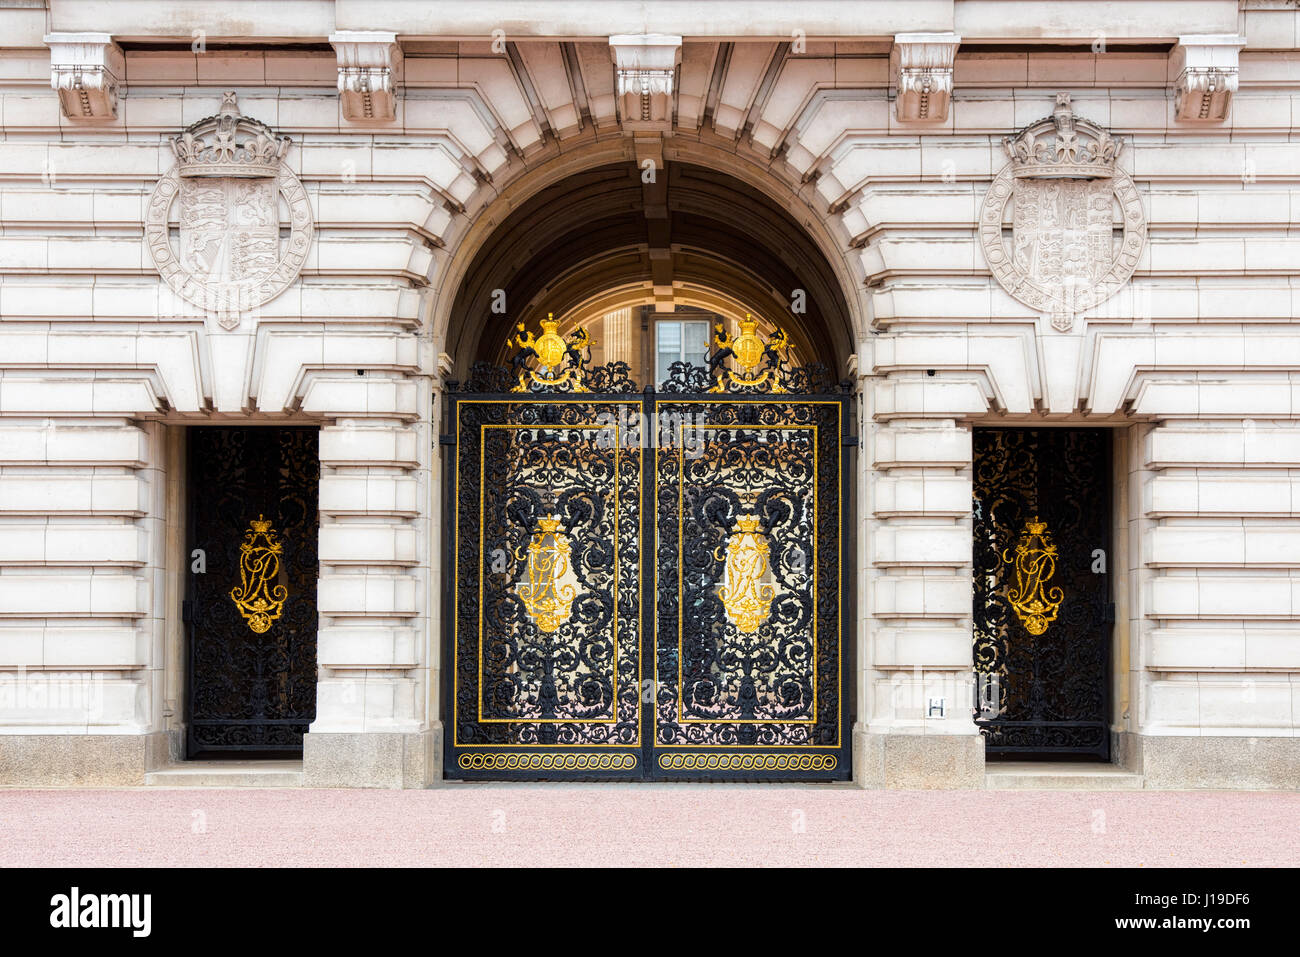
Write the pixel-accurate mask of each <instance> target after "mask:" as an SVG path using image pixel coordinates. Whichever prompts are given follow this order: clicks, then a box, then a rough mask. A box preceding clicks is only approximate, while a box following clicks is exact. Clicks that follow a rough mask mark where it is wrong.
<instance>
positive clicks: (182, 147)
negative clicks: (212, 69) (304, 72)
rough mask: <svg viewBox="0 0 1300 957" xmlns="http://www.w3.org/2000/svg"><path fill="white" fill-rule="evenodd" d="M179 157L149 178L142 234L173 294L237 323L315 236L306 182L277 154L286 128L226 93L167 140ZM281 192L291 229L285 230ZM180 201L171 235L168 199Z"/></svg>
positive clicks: (292, 270)
mask: <svg viewBox="0 0 1300 957" xmlns="http://www.w3.org/2000/svg"><path fill="white" fill-rule="evenodd" d="M171 144H172V149H173V151H174V152H175V153H176V158H177V163H176V165H175V166H174V167H172V169H171V170H169V171H168V173H167V175H165V176H164V177H163V178H162V179H161V180H160V181H159V182H158V185H157V186H156V187H155V188H154V191H153V195H152V196H151V197H150V199H149V207H148V210H147V212H146V216H145V242H146V243H147V245H148V247H149V253H150V255H151V256H152V257H153V261H154V265H155V266H157V268H158V272H159V273H160V274H161V275H162V277H163V279H165V280H166V281H167V284H168V285H169V286H171V288H172V289H173V290H175V292H176V294H177V295H179V296H181V297H182V298H184V299H186V300H187V301H189V302H192V303H194V304H195V305H198V306H202V307H203V308H204V309H206V310H208V311H210V312H213V313H216V315H217V318H218V322H219V323H220V324H221V326H222V327H223V328H226V329H233V328H234V327H235V326H237V325H238V324H239V318H240V314H241V313H243V312H246V311H247V310H249V309H253V308H255V307H257V306H259V305H261V304H262V303H264V302H267V301H268V300H271V299H273V298H275V297H276V296H278V295H279V294H280V293H281V292H283V291H284V289H285V288H286V287H287V286H288V285H289V283H291V282H293V280H294V279H295V278H297V276H298V272H299V271H300V270H301V269H302V264H303V261H304V260H305V259H306V258H307V250H308V248H309V247H310V245H311V237H312V215H311V205H310V203H309V202H308V200H307V191H306V190H305V189H303V186H302V183H301V182H299V180H298V177H297V176H295V175H294V174H293V171H292V170H290V169H289V167H288V166H286V165H285V163H284V162H283V159H284V155H285V153H286V152H287V150H288V148H289V140H288V138H287V137H277V136H275V134H274V133H272V132H271V130H270V128H269V127H267V126H266V125H265V124H263V123H259V122H258V121H256V120H253V119H250V118H248V117H245V116H241V115H240V112H239V107H238V106H237V105H236V102H235V94H234V93H227V94H226V95H225V98H224V100H223V102H222V104H221V112H220V113H218V114H217V115H216V116H210V117H208V118H207V119H204V120H200V121H199V122H197V123H195V124H193V125H192V126H190V127H188V128H187V129H186V130H185V132H184V133H182V134H181V136H179V137H177V138H176V139H173V140H172V141H171ZM281 198H283V200H284V208H285V209H287V219H288V236H287V238H286V239H285V240H283V241H282V239H281V220H282V216H281ZM178 201H179V210H178V217H177V223H178V226H179V228H178V230H177V236H176V240H175V241H174V242H173V239H172V236H171V226H170V220H171V216H172V212H171V210H172V206H173V204H175V203H177V202H178Z"/></svg>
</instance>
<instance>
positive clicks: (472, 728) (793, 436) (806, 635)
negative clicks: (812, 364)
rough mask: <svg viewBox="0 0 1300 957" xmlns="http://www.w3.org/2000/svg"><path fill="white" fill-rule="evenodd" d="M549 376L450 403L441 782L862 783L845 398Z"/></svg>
mask: <svg viewBox="0 0 1300 957" xmlns="http://www.w3.org/2000/svg"><path fill="white" fill-rule="evenodd" d="M549 334H552V335H553V334H554V333H553V332H552V333H549ZM575 335H580V333H579V334H575ZM556 338H557V339H558V338H559V337H558V336H556ZM562 341H563V340H561V342H562ZM541 342H542V344H543V345H544V344H545V337H543V338H542V340H541ZM765 355H773V356H775V353H774V352H765V353H762V355H761V356H760V359H761V358H762V356H765ZM554 359H555V361H553V362H551V363H549V368H543V369H542V371H541V372H537V371H534V370H533V369H530V368H529V367H527V366H517V367H516V369H515V370H514V371H515V372H516V373H517V374H518V376H519V377H518V379H512V378H506V377H504V376H503V375H501V374H500V371H498V372H497V373H495V374H494V373H492V371H491V370H487V369H483V368H479V369H477V370H476V372H475V375H474V377H472V379H471V381H470V382H469V383H468V384H467V386H466V388H464V389H460V390H457V391H454V392H452V393H451V395H450V396H449V401H448V402H447V409H446V412H447V427H446V429H445V433H444V439H443V441H444V445H445V446H446V447H447V455H446V458H445V461H446V462H447V467H448V469H447V475H448V478H447V483H446V484H447V487H448V489H449V492H450V494H449V495H448V497H447V514H446V527H447V529H448V534H447V540H448V546H449V550H450V557H449V563H448V573H447V574H446V576H445V580H446V595H445V607H446V609H447V622H446V630H445V632H444V634H447V635H448V636H449V637H450V639H451V640H450V641H448V642H447V653H448V659H447V661H446V667H445V669H444V676H445V678H444V680H445V687H444V700H445V701H446V702H447V707H446V711H447V713H446V722H447V746H446V747H445V749H444V753H445V773H446V775H447V776H448V777H449V778H480V779H503V778H504V779H510V778H517V779H540V778H551V779H565V778H570V779H572V778H583V779H609V778H621V779H646V778H654V779H688V780H716V779H727V778H738V779H749V780H760V779H769V780H806V779H813V780H817V779H821V780H837V779H846V778H848V777H849V776H850V772H851V768H850V763H849V753H850V741H849V734H848V729H849V728H850V727H851V724H850V716H849V712H850V707H851V695H850V688H849V687H848V675H849V674H850V673H851V671H850V662H849V661H848V658H847V655H848V652H849V648H850V644H851V643H850V642H849V641H848V640H846V636H847V634H848V632H849V628H850V623H851V621H852V609H851V607H850V602H849V600H848V599H849V596H851V595H852V590H853V575H852V562H851V560H849V559H848V558H847V555H848V552H847V549H848V543H849V533H850V530H851V525H850V523H849V520H848V504H847V502H846V499H845V488H846V487H847V483H846V482H845V481H844V479H845V476H846V475H847V474H848V468H849V462H848V452H849V451H850V449H848V448H847V447H846V446H847V444H848V439H847V435H848V432H849V413H850V408H851V406H850V403H849V401H848V396H847V395H846V394H845V393H844V392H842V391H838V390H837V389H836V388H835V387H834V386H832V385H829V384H827V383H824V382H823V381H821V380H815V379H813V377H812V374H811V373H810V372H807V371H804V370H785V369H784V368H783V367H782V366H781V365H780V363H779V356H775V358H773V359H771V360H769V361H768V362H767V364H766V365H761V364H760V361H759V360H757V359H756V360H754V362H753V363H752V364H751V365H750V366H740V369H739V371H738V372H733V371H728V370H726V369H723V368H721V364H720V363H715V365H714V367H713V368H711V369H704V368H693V367H690V366H685V365H680V366H678V367H675V369H674V375H673V378H672V379H670V381H669V382H667V383H665V384H664V386H663V387H662V389H661V391H660V392H657V393H656V392H651V391H648V390H647V391H645V392H637V391H635V390H634V387H633V386H632V384H631V383H630V382H629V381H628V380H627V376H626V367H625V366H623V367H621V368H614V369H613V371H612V372H611V369H610V367H602V368H601V369H584V368H582V363H581V357H580V355H579V356H573V355H571V359H570V361H569V363H568V364H567V366H566V365H565V363H564V361H563V360H561V359H559V357H558V356H555V357H554ZM764 369H767V371H768V372H769V376H768V377H766V379H765V380H760V381H763V382H764V383H765V384H766V385H767V387H768V388H767V389H760V388H758V387H757V386H755V385H753V380H755V379H758V378H759V376H760V374H761V372H762V371H763V370H764ZM562 371H568V372H570V373H571V378H570V379H569V380H568V382H569V384H576V385H579V386H582V389H583V390H582V391H570V390H567V389H563V388H560V387H557V380H558V382H559V383H560V384H563V382H564V380H563V379H561V374H562ZM746 383H748V384H749V387H748V389H746V388H745V386H746ZM773 385H775V386H776V389H775V391H772V389H771V386H773ZM814 387H815V388H814ZM586 389H590V390H591V391H585V390H586ZM710 389H714V390H715V391H713V392H710V391H709V390H710ZM512 390H513V391H512Z"/></svg>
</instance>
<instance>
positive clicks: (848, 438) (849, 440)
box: [840, 435, 858, 446]
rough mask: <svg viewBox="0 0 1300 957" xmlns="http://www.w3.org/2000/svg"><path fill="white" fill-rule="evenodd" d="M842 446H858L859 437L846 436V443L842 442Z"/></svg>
mask: <svg viewBox="0 0 1300 957" xmlns="http://www.w3.org/2000/svg"><path fill="white" fill-rule="evenodd" d="M840 444H841V445H854V446H856V445H857V444H858V437H857V436H856V435H846V436H844V441H843V442H841V443H840Z"/></svg>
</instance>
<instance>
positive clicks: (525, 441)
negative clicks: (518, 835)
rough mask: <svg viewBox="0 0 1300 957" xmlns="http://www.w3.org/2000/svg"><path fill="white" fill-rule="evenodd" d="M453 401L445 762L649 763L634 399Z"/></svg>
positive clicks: (532, 766) (567, 769) (553, 766)
mask: <svg viewBox="0 0 1300 957" xmlns="http://www.w3.org/2000/svg"><path fill="white" fill-rule="evenodd" d="M452 401H453V407H452V409H451V410H450V414H451V423H452V427H453V429H454V434H455V443H456V446H455V455H454V458H453V460H452V461H453V463H454V464H453V469H454V473H455V474H454V479H453V480H454V482H455V491H454V494H453V495H452V496H451V499H450V502H449V508H448V514H447V518H446V521H447V523H448V528H449V529H450V530H451V534H449V535H448V536H447V538H448V541H449V544H450V546H451V554H450V556H449V560H448V566H449V567H448V568H447V570H446V574H445V576H444V577H445V579H446V585H447V599H446V600H447V601H448V603H449V607H450V610H451V625H452V627H451V629H450V630H451V632H452V634H451V642H450V645H451V660H450V661H449V662H448V664H449V667H448V669H447V672H448V674H447V676H446V684H445V685H444V688H445V693H446V694H447V696H448V700H449V703H450V707H449V708H448V711H449V712H450V714H451V724H452V727H451V728H449V729H448V731H449V735H448V746H447V747H446V748H445V749H444V753H445V766H446V771H447V776H448V777H453V778H492V779H497V780H500V779H502V778H512V777H515V778H534V779H535V778H542V777H545V778H552V779H554V778H566V777H568V778H593V777H596V778H609V777H623V778H627V777H640V776H642V775H643V773H644V767H643V763H642V761H643V759H642V752H641V749H642V745H643V743H644V740H643V739H644V735H643V727H642V724H643V718H642V711H643V709H642V673H643V661H642V646H643V641H642V634H643V622H644V621H645V620H646V618H647V615H646V613H645V610H646V603H647V602H648V600H649V593H648V591H647V590H646V589H643V587H642V581H641V577H642V573H641V563H642V545H641V543H642V539H643V534H644V528H643V525H644V487H643V486H644V475H643V470H642V461H643V455H642V451H641V449H640V448H638V447H637V445H638V443H634V442H628V441H626V436H625V435H624V431H625V427H626V423H629V422H632V421H639V416H640V413H641V402H640V400H639V399H636V398H622V399H619V398H601V397H595V396H592V395H591V394H589V393H588V394H585V395H584V394H579V395H543V396H532V395H530V396H524V395H520V396H513V397H512V396H500V397H498V398H495V399H489V398H483V399H477V398H476V399H458V400H457V399H453V400H452Z"/></svg>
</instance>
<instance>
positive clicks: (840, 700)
mask: <svg viewBox="0 0 1300 957" xmlns="http://www.w3.org/2000/svg"><path fill="white" fill-rule="evenodd" d="M760 401H761V400H760ZM769 401H770V400H769ZM707 402H709V403H713V402H740V403H745V404H759V403H758V402H756V401H755V399H754V398H753V397H752V396H746V395H719V396H712V397H710V398H709V399H708V400H707ZM780 402H787V403H790V404H797V405H806V406H818V405H833V406H835V423H836V431H835V475H836V481H835V487H836V491H837V493H838V494H837V501H838V506H839V512H838V514H839V522H838V523H837V527H836V530H835V538H836V554H837V556H838V558H839V566H840V568H841V569H842V568H843V561H844V494H845V489H844V485H845V483H844V480H843V479H844V476H843V472H844V449H843V443H842V441H841V437H842V436H843V434H844V403H843V402H839V401H834V400H830V401H828V400H824V399H823V400H800V399H798V398H796V397H790V398H788V399H783V400H778V402H776V403H772V404H780ZM699 404H701V400H699V399H656V400H655V415H656V416H657V415H658V414H659V408H660V407H661V406H670V405H699ZM705 427H706V428H708V427H709V426H705ZM716 428H724V426H716ZM747 428H805V429H818V428H820V426H810V425H805V426H747ZM661 451H663V450H661V449H656V450H655V457H654V470H655V471H654V495H653V501H654V502H655V508H656V509H658V502H659V484H660V483H659V458H658V456H659V454H660V452H661ZM816 456H817V446H816V445H814V464H815V465H816V466H817V467H818V471H819V472H820V465H819V459H817V457H816ZM656 514H657V512H656ZM653 524H654V536H655V550H656V553H657V551H658V548H659V523H658V522H657V521H656V522H654V523H653ZM679 534H680V533H679ZM820 538H821V537H820V536H819V535H816V536H814V539H813V542H814V548H815V547H816V545H817V543H818V542H819V541H820ZM678 544H679V548H678V553H679V555H680V551H681V549H680V540H679V543H678ZM652 564H653V565H654V576H653V579H652V583H653V586H654V594H655V596H656V600H655V603H654V620H653V622H652V625H653V628H652V632H651V636H650V639H651V658H652V660H653V662H654V682H655V687H658V686H659V602H658V594H659V563H658V562H653V563H652ZM678 567H679V568H680V561H679V566H678ZM816 568H817V566H816V563H814V565H813V576H814V587H816V585H815V583H816V580H817V579H816V576H817V571H816ZM816 594H817V593H816V592H815V591H814V595H816ZM677 607H678V614H679V621H678V664H679V666H680V663H681V622H680V610H681V600H680V582H679V599H678V604H677ZM813 618H814V624H815V620H816V618H817V616H816V615H814V616H813ZM835 625H836V631H835V634H836V643H835V654H836V674H837V676H838V679H839V680H838V681H837V682H836V689H835V690H836V700H835V714H836V720H835V743H834V744H809V745H802V746H801V747H806V748H810V749H824V750H838V749H839V748H841V747H843V743H844V681H845V674H844V600H843V596H842V595H841V589H839V588H837V589H836V590H835ZM817 653H818V649H817V643H816V642H815V641H814V643H813V654H814V656H815V655H816V654H817ZM815 660H816V659H815V658H814V661H815ZM678 686H679V688H680V679H679V684H678ZM680 704H681V699H680V695H679V696H678V706H679V711H678V713H679V714H680ZM817 704H818V702H817V696H816V693H815V692H814V696H813V707H814V709H815V708H816V707H817ZM692 721H700V719H692ZM679 723H680V722H679ZM704 723H712V724H739V723H741V722H738V721H736V722H728V721H722V722H704ZM755 723H761V724H794V723H807V722H806V721H804V722H786V721H762V722H757V721H756V722H755ZM658 728H659V712H658V709H654V724H653V726H652V727H651V729H650V734H651V740H652V741H653V743H654V747H655V749H656V750H658V749H666V748H731V747H735V745H730V744H690V743H685V744H664V743H661V742H659V741H658V740H657V738H656V732H657V731H658Z"/></svg>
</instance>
